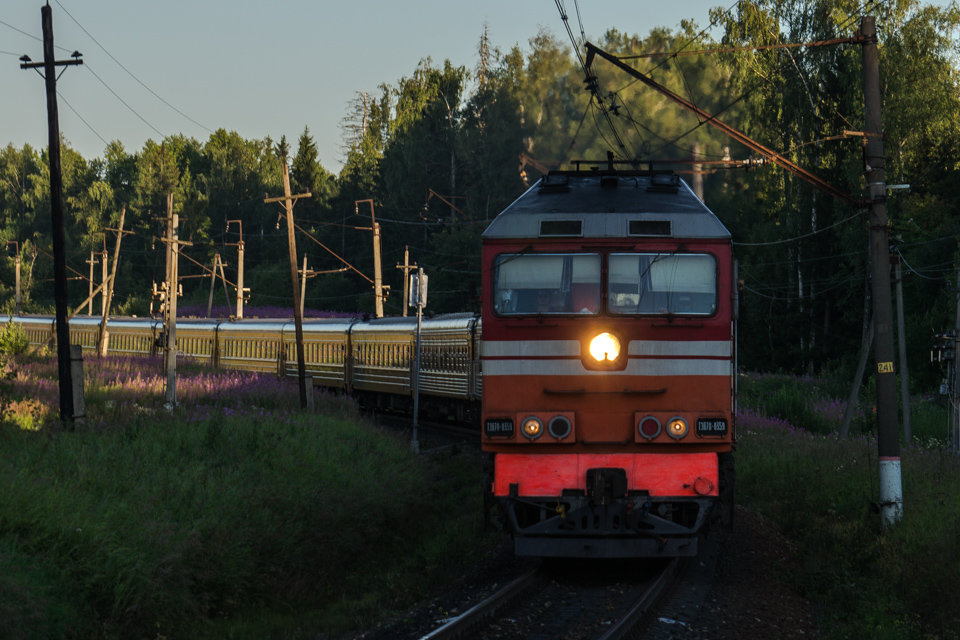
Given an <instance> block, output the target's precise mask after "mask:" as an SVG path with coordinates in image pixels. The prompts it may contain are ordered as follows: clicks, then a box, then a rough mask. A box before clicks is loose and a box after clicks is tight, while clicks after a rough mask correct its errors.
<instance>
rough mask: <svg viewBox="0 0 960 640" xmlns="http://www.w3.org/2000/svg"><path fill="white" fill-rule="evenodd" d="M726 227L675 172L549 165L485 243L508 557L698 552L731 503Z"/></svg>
mask: <svg viewBox="0 0 960 640" xmlns="http://www.w3.org/2000/svg"><path fill="white" fill-rule="evenodd" d="M734 268H735V267H734V261H733V255H732V250H731V242H730V233H729V231H727V229H726V228H725V227H724V226H723V224H721V222H720V221H719V220H718V219H717V217H716V216H715V215H714V214H713V213H712V212H711V211H710V210H709V209H708V208H707V207H706V206H705V205H704V204H703V202H702V201H701V200H700V199H699V198H697V196H696V195H695V194H694V193H693V192H692V191H691V190H690V188H689V187H688V186H687V185H686V184H685V183H684V182H683V181H681V180H680V179H679V178H677V177H676V176H675V175H673V174H672V173H662V172H654V171H648V172H641V171H612V170H611V171H568V172H551V173H550V174H549V175H547V176H545V177H544V178H543V179H542V180H541V181H540V182H538V183H537V184H536V185H534V186H533V187H531V188H530V189H529V190H528V191H527V192H526V193H524V194H523V195H522V196H521V197H520V198H518V199H517V200H516V201H515V202H514V203H513V204H511V205H510V206H509V207H507V208H506V209H505V210H504V211H503V212H502V213H501V214H500V215H499V216H497V218H496V219H495V220H494V221H493V222H492V223H491V224H490V226H489V227H488V228H487V230H486V231H485V232H484V234H483V342H482V346H481V364H482V370H483V409H482V414H483V435H482V438H483V449H484V450H485V451H486V452H488V453H489V454H490V456H489V457H490V458H492V463H493V466H492V474H491V475H492V477H491V478H490V484H489V489H490V490H491V491H492V494H493V497H494V498H495V499H496V501H497V502H498V503H499V505H500V506H501V508H502V511H503V513H504V514H505V517H506V523H507V526H508V528H509V529H510V530H511V531H512V532H513V535H514V541H515V551H516V553H517V554H519V555H535V556H594V557H631V556H678V555H695V554H696V552H697V540H698V537H699V535H700V533H701V531H702V530H703V529H704V525H705V524H706V523H707V522H708V521H710V520H711V519H713V518H714V516H715V515H717V514H720V515H726V516H727V517H729V515H730V509H732V498H733V493H732V492H733V458H732V456H733V454H732V447H733V442H734V403H735V383H736V378H735V373H736V362H735V357H736V307H737V299H736V288H735V277H734Z"/></svg>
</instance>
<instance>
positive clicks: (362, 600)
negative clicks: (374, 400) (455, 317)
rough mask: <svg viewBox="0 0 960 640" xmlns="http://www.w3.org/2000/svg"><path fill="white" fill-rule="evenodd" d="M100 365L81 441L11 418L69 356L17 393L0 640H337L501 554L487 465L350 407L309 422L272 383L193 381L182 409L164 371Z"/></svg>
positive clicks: (7, 437) (6, 445)
mask: <svg viewBox="0 0 960 640" xmlns="http://www.w3.org/2000/svg"><path fill="white" fill-rule="evenodd" d="M88 364H89V363H88ZM101 365H102V366H101V367H98V368H97V369H96V371H89V370H88V375H87V382H88V391H87V393H88V401H87V407H88V415H89V416H90V420H88V423H87V425H86V426H85V427H84V428H79V429H77V430H76V431H74V432H67V431H64V430H62V429H60V428H59V427H58V426H57V425H56V423H55V422H54V421H53V420H52V419H50V420H48V421H47V422H45V423H42V424H39V425H34V428H33V429H24V428H22V425H21V424H20V423H19V422H18V421H17V420H16V419H15V418H14V417H13V416H14V415H15V414H14V412H13V411H11V410H10V407H11V406H12V405H11V401H10V400H7V398H14V400H12V401H13V402H23V401H24V399H25V398H26V397H28V396H29V395H32V394H37V397H39V398H43V397H44V396H45V395H49V391H50V389H49V388H48V387H47V385H46V383H44V382H42V381H43V380H48V378H46V377H45V376H46V375H49V374H50V373H55V366H53V365H51V363H50V362H42V361H34V362H27V363H24V364H23V365H22V366H20V367H19V368H18V370H17V372H16V374H15V375H14V376H13V377H11V378H8V379H7V380H5V381H3V383H2V384H3V392H4V393H3V397H4V399H5V400H4V402H6V405H5V406H6V407H7V410H6V411H5V412H4V418H3V424H2V425H0V483H2V486H3V492H4V497H3V499H2V500H0V620H3V621H4V631H2V632H0V635H3V634H4V633H10V634H11V637H13V638H97V637H102V638H110V637H123V638H126V637H168V638H177V637H218V636H222V637H233V638H245V637H251V638H253V637H264V636H266V635H271V634H276V635H278V636H279V637H300V636H302V637H317V636H319V635H321V634H322V633H330V634H336V633H340V632H343V631H345V630H347V629H350V628H354V627H356V626H359V625H360V624H362V623H367V622H368V621H369V620H370V619H375V618H377V617H378V616H382V615H384V612H386V611H389V610H391V608H393V607H398V606H403V605H404V604H405V603H408V602H410V600H411V599H412V598H414V597H416V596H417V595H422V594H423V593H424V592H425V590H426V589H428V588H429V587H430V586H431V585H436V584H437V583H439V582H441V581H443V580H444V579H449V578H451V577H452V574H453V573H455V572H456V571H457V567H458V566H459V563H462V562H468V561H469V559H470V558H471V557H474V556H475V554H477V553H479V552H481V551H482V549H483V548H484V544H485V542H484V540H483V539H482V537H481V535H480V534H479V530H480V527H479V514H480V498H479V495H478V494H479V492H477V491H476V490H475V488H476V487H477V486H478V483H479V464H477V465H464V464H463V461H462V460H456V459H441V460H433V461H430V460H424V459H421V458H418V457H416V456H413V455H412V454H410V453H409V452H408V450H407V449H408V445H407V443H406V442H404V441H401V440H399V439H398V438H397V437H396V436H394V435H392V434H391V433H388V432H385V431H383V430H381V429H379V428H377V427H375V426H373V425H371V424H369V423H367V422H366V421H364V420H363V419H361V418H360V417H359V416H358V415H357V413H356V411H355V409H354V408H353V407H352V405H351V404H350V403H349V402H347V401H344V400H342V399H338V398H334V397H323V398H321V401H322V402H324V403H325V406H326V408H327V414H326V415H322V416H321V415H316V414H304V413H301V412H299V411H293V410H292V409H290V407H294V406H298V403H297V402H296V400H295V398H296V397H297V391H296V385H295V384H286V383H283V382H282V381H278V380H276V379H273V378H270V377H258V376H255V375H252V374H241V373H236V372H222V373H217V374H215V373H212V372H208V371H203V370H199V369H198V370H196V371H195V372H194V373H193V374H187V373H185V374H184V377H183V378H182V379H181V384H180V389H181V391H182V395H181V400H182V403H181V406H180V408H179V409H177V410H176V411H174V412H173V413H168V412H166V411H165V410H163V409H162V408H161V406H162V385H159V383H158V381H157V377H158V376H157V374H156V373H155V372H156V370H157V367H155V365H156V363H155V362H153V361H151V360H149V359H146V360H144V359H122V358H121V359H114V360H111V359H107V360H105V361H102V362H101ZM186 369H189V368H186ZM18 397H19V399H17V398H18ZM47 399H48V400H52V399H50V398H47ZM471 469H476V473H475V474H473V473H471V471H470V470H471ZM473 475H475V476H476V477H473ZM438 478H443V479H445V480H446V481H445V482H442V483H439V482H437V479H438Z"/></svg>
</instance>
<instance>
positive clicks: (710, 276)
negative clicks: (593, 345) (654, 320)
mask: <svg viewBox="0 0 960 640" xmlns="http://www.w3.org/2000/svg"><path fill="white" fill-rule="evenodd" d="M607 307H608V309H609V310H610V312H611V313H618V314H627V315H636V314H640V315H668V314H669V315H694V316H708V315H713V313H714V312H715V311H716V310H717V261H716V258H714V257H713V256H712V255H709V254H674V253H613V254H610V264H609V285H608V291H607Z"/></svg>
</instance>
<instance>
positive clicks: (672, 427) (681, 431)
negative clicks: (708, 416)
mask: <svg viewBox="0 0 960 640" xmlns="http://www.w3.org/2000/svg"><path fill="white" fill-rule="evenodd" d="M688 428H689V427H687V421H686V420H684V419H683V418H681V417H680V416H677V417H676V418H670V422H668V423H667V434H668V435H669V436H670V437H671V438H676V439H677V440H679V439H680V438H682V437H683V436H685V435H687V429H688Z"/></svg>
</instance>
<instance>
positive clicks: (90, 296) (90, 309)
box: [87, 251, 97, 316]
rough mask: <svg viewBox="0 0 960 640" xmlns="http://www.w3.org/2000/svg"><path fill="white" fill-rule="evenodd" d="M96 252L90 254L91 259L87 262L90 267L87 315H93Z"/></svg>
mask: <svg viewBox="0 0 960 640" xmlns="http://www.w3.org/2000/svg"><path fill="white" fill-rule="evenodd" d="M95 253H96V252H94V251H91V252H90V258H89V259H88V260H87V264H89V265H90V278H89V279H87V285H89V286H88V287H87V315H88V316H92V315H93V265H95V264H96V263H97V259H96V258H94V257H93V256H94V254H95Z"/></svg>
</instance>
